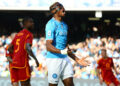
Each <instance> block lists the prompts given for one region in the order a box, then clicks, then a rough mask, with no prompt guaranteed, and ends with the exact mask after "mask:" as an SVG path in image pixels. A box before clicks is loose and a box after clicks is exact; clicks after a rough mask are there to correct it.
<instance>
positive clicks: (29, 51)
mask: <svg viewBox="0 0 120 86" xmlns="http://www.w3.org/2000/svg"><path fill="white" fill-rule="evenodd" d="M26 51H27V53H28V54H29V55H30V56H32V57H33V59H34V60H35V62H36V64H37V67H39V62H38V60H37V58H36V57H35V55H34V54H33V52H32V49H31V44H29V43H27V44H26Z"/></svg>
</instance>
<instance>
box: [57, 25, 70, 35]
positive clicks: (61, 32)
mask: <svg viewBox="0 0 120 86" xmlns="http://www.w3.org/2000/svg"><path fill="white" fill-rule="evenodd" d="M67 30H68V28H67V26H66V25H62V24H60V25H57V26H56V36H67V32H68V31H67Z"/></svg>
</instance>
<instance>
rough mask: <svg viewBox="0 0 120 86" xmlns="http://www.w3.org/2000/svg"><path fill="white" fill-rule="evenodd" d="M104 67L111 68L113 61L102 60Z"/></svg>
mask: <svg viewBox="0 0 120 86" xmlns="http://www.w3.org/2000/svg"><path fill="white" fill-rule="evenodd" d="M101 64H102V67H103V68H108V69H109V68H111V66H112V62H111V60H108V61H102V63H101Z"/></svg>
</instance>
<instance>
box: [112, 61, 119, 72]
mask: <svg viewBox="0 0 120 86" xmlns="http://www.w3.org/2000/svg"><path fill="white" fill-rule="evenodd" d="M112 69H113V70H114V71H115V73H116V74H120V73H119V71H117V69H116V67H115V65H114V63H113V67H112Z"/></svg>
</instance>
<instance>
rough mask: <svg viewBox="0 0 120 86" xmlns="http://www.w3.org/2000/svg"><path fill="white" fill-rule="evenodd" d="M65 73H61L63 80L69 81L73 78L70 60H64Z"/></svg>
mask: <svg viewBox="0 0 120 86" xmlns="http://www.w3.org/2000/svg"><path fill="white" fill-rule="evenodd" d="M63 63H64V65H63V68H64V69H63V71H62V73H61V79H62V80H64V79H68V78H71V77H73V66H72V64H71V62H70V60H69V59H68V58H65V59H64V62H63Z"/></svg>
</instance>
